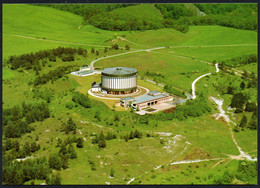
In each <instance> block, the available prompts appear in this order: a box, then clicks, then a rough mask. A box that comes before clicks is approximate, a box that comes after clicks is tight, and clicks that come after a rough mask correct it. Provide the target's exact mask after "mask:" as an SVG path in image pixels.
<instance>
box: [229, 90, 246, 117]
mask: <svg viewBox="0 0 260 188" xmlns="http://www.w3.org/2000/svg"><path fill="white" fill-rule="evenodd" d="M246 101H247V97H246V96H245V95H244V94H243V93H236V94H234V95H233V98H232V100H231V104H230V106H231V107H232V108H236V111H235V113H240V112H243V110H244V105H245V103H246Z"/></svg>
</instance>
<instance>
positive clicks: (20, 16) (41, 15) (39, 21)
mask: <svg viewBox="0 0 260 188" xmlns="http://www.w3.org/2000/svg"><path fill="white" fill-rule="evenodd" d="M81 23H82V18H81V17H80V16H77V15H74V14H71V13H69V12H65V11H60V10H56V9H53V8H48V7H40V6H33V5H17V4H13V5H4V6H3V43H4V46H5V48H4V51H3V53H4V57H7V56H9V55H12V54H21V53H28V52H31V51H38V50H40V49H46V48H55V47H58V46H60V45H63V46H75V44H74V45H73V44H62V43H60V44H59V43H58V42H50V41H43V40H41V41H40V40H33V39H28V38H21V37H17V36H13V35H23V36H29V37H35V38H39V39H43V38H46V39H50V40H56V41H67V42H74V43H85V44H89V45H95V44H99V45H102V44H103V43H104V41H106V40H108V39H109V38H112V37H113V35H114V32H112V31H103V30H100V29H98V28H95V27H93V26H91V25H88V26H85V27H83V28H80V27H79V26H80V25H81ZM14 42H15V44H16V46H15V49H14V48H13V47H12V44H13V43H14ZM25 44H27V46H30V45H31V44H32V45H31V47H30V49H27V48H26V47H25ZM83 47H84V46H83ZM86 47H88V48H90V47H91V46H86ZM10 49H12V50H10Z"/></svg>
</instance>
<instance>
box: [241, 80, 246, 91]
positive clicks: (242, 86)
mask: <svg viewBox="0 0 260 188" xmlns="http://www.w3.org/2000/svg"><path fill="white" fill-rule="evenodd" d="M245 87H246V84H245V82H243V81H242V82H241V84H240V88H241V89H242V90H244V89H245Z"/></svg>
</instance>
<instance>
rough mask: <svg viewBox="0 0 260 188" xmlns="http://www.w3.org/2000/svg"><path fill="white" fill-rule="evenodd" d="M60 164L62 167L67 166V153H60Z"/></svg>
mask: <svg viewBox="0 0 260 188" xmlns="http://www.w3.org/2000/svg"><path fill="white" fill-rule="evenodd" d="M61 166H62V168H63V169H67V168H69V155H68V154H66V155H62V156H61Z"/></svg>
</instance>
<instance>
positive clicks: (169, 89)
mask: <svg viewBox="0 0 260 188" xmlns="http://www.w3.org/2000/svg"><path fill="white" fill-rule="evenodd" d="M163 90H164V91H166V92H167V93H170V94H173V95H176V96H179V97H182V98H187V96H186V95H185V92H184V91H183V92H181V91H179V90H177V89H174V88H173V87H172V86H171V85H169V84H167V85H165V86H164V87H163Z"/></svg>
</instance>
